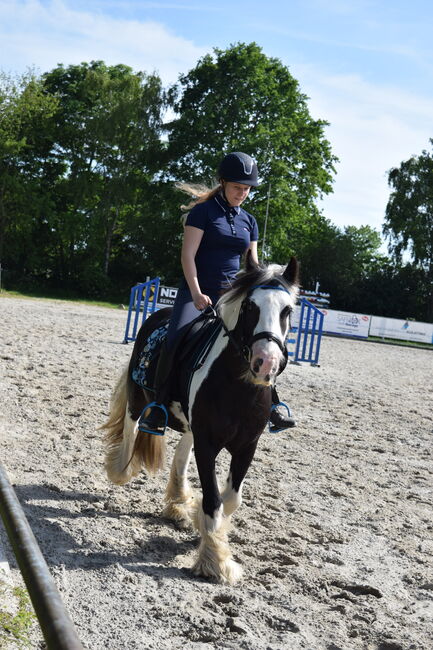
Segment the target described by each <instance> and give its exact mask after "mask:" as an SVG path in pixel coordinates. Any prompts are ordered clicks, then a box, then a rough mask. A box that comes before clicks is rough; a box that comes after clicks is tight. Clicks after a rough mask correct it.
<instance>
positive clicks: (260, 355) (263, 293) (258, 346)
mask: <svg viewBox="0 0 433 650" xmlns="http://www.w3.org/2000/svg"><path fill="white" fill-rule="evenodd" d="M288 297H289V294H288V293H287V292H286V291H278V290H277V291H273V290H272V289H261V290H260V289H258V290H257V291H255V292H254V294H253V295H252V296H251V300H252V301H253V302H254V303H255V304H256V305H257V306H258V307H259V309H260V316H259V321H258V323H257V325H256V326H255V328H254V332H253V336H254V335H255V334H259V333H261V332H271V333H272V334H273V335H274V336H275V337H276V338H277V339H278V340H279V341H280V342H281V344H282V345H284V342H285V339H286V336H287V331H288V319H287V320H286V321H285V323H284V324H283V328H282V322H281V312H282V311H283V309H284V308H285V307H286V306H287V305H288ZM251 352H252V354H251V362H250V368H251V370H252V371H253V373H254V375H255V376H256V381H258V382H259V383H263V384H269V383H270V382H271V379H272V377H273V376H274V375H275V374H276V373H277V372H278V368H279V366H280V361H281V357H282V356H283V353H282V351H281V348H280V346H279V345H278V343H276V342H275V341H272V340H271V341H269V340H267V339H266V338H262V339H259V340H258V341H255V342H254V343H253V345H252V348H251Z"/></svg>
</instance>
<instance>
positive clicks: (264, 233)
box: [262, 183, 271, 262]
mask: <svg viewBox="0 0 433 650" xmlns="http://www.w3.org/2000/svg"><path fill="white" fill-rule="evenodd" d="M270 198H271V184H270V183H269V187H268V200H267V203H266V215H265V227H264V228H263V243H262V262H264V256H265V243H266V229H267V227H268V215H269V200H270Z"/></svg>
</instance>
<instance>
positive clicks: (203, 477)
mask: <svg viewBox="0 0 433 650" xmlns="http://www.w3.org/2000/svg"><path fill="white" fill-rule="evenodd" d="M194 452H195V457H196V461H197V469H198V473H199V476H200V481H201V486H202V491H203V501H202V507H201V508H198V510H197V522H196V524H197V529H198V531H199V532H200V535H201V540H200V547H199V550H198V558H197V561H196V562H195V564H194V566H193V572H194V573H195V574H196V575H201V576H205V577H208V578H215V579H216V580H218V582H222V583H229V584H233V583H235V582H236V581H237V580H238V579H239V578H240V576H241V574H242V569H241V567H240V566H239V564H237V562H235V561H234V560H233V557H232V554H231V552H230V548H229V543H228V536H227V534H228V527H229V523H230V520H229V518H228V517H226V516H225V515H224V510H223V504H222V499H221V495H220V492H219V489H218V484H217V480H216V475H215V459H216V456H217V453H218V452H219V449H218V450H215V449H213V448H212V446H211V445H210V444H209V443H208V442H204V443H203V442H202V441H200V440H197V437H196V439H195V441H194Z"/></svg>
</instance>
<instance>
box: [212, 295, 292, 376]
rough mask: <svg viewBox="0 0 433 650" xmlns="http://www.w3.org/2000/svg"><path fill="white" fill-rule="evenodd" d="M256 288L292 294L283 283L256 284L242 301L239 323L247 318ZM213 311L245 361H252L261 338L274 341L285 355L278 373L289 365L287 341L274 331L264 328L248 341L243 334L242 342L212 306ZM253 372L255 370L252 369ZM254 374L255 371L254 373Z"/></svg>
mask: <svg viewBox="0 0 433 650" xmlns="http://www.w3.org/2000/svg"><path fill="white" fill-rule="evenodd" d="M255 289H265V290H268V289H272V290H274V291H275V290H277V291H285V292H286V293H288V294H289V295H290V291H289V290H288V289H286V287H284V286H283V285H282V284H256V285H254V286H253V287H251V288H250V289H249V291H248V293H247V295H246V296H245V298H244V299H243V301H242V304H241V308H240V311H239V318H238V322H237V324H239V323H240V322H241V323H242V320H243V319H244V318H245V311H246V305H247V302H248V300H249V299H250V296H251V294H252V293H253V291H255ZM212 311H213V313H214V314H215V316H216V317H217V318H219V320H220V321H221V324H222V327H223V329H224V332H225V336H227V337H228V339H229V341H230V343H231V344H232V345H233V347H234V348H235V350H236V351H237V352H238V354H239V355H240V356H241V357H242V358H243V359H245V361H246V362H247V363H248V364H249V363H250V361H251V357H252V346H253V344H254V343H255V342H256V341H260V340H261V339H265V340H266V341H273V342H274V343H276V344H277V345H278V347H279V348H280V350H281V352H282V354H283V357H284V363H283V364H282V365H281V367H280V370H279V372H278V374H280V373H281V372H282V371H283V370H284V368H285V367H286V365H287V360H288V352H287V347H286V345H285V342H284V341H282V340H281V339H280V338H279V337H278V336H276V335H275V334H274V333H273V332H269V331H267V330H263V331H262V332H257V334H254V335H253V336H251V337H250V338H249V339H248V340H247V341H244V340H243V336H242V338H241V341H240V343H239V342H238V341H237V340H236V338H235V336H234V334H233V331H234V330H229V329H228V327H227V326H226V324H225V323H224V321H223V320H222V318H221V317H220V316H219V314H217V313H216V312H215V310H214V309H213V308H212ZM252 372H253V371H252ZM253 374H254V373H253Z"/></svg>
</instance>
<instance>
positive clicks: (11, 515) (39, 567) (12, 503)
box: [0, 463, 84, 650]
mask: <svg viewBox="0 0 433 650" xmlns="http://www.w3.org/2000/svg"><path fill="white" fill-rule="evenodd" d="M0 515H1V518H2V519H3V523H4V527H5V529H6V533H7V535H8V538H9V542H10V545H11V547H12V550H13V552H14V554H15V557H16V560H17V563H18V566H19V568H20V570H21V573H22V576H23V578H24V582H25V583H26V587H27V590H28V592H29V596H30V599H31V601H32V604H33V608H34V610H35V613H36V616H37V617H38V621H39V625H40V628H41V631H42V634H43V635H44V638H45V642H46V646H44V647H46V648H48V650H84V649H83V646H82V644H81V642H80V640H79V639H78V636H77V633H76V631H75V627H74V624H73V623H72V620H71V619H70V617H69V615H68V613H67V612H66V609H65V606H64V605H63V602H62V599H61V597H60V594H59V592H58V590H57V587H56V585H55V582H54V580H53V578H52V576H51V574H50V571H49V568H48V566H47V564H46V562H45V559H44V557H43V555H42V553H41V551H40V548H39V546H38V543H37V541H36V539H35V536H34V535H33V532H32V529H31V528H30V525H29V523H28V521H27V519H26V516H25V514H24V511H23V509H22V507H21V504H20V502H19V501H18V498H17V496H16V494H15V491H14V489H13V487H12V485H11V484H10V481H9V478H8V476H7V474H6V470H5V469H4V467H3V465H2V463H0ZM2 647H3V646H2Z"/></svg>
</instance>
